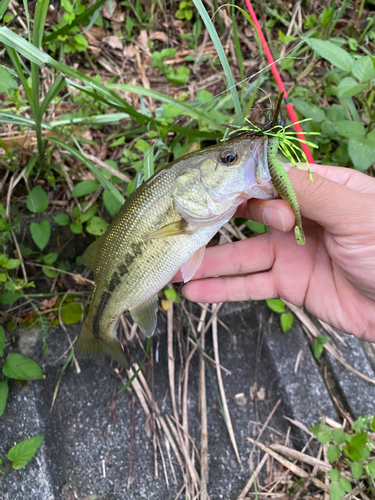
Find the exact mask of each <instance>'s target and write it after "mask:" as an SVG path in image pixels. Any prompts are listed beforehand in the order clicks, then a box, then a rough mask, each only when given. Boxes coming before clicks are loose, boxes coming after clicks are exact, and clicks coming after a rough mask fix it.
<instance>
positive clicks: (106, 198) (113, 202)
mask: <svg viewBox="0 0 375 500" xmlns="http://www.w3.org/2000/svg"><path fill="white" fill-rule="evenodd" d="M103 202H104V206H105V208H106V209H107V210H108V212H109V213H110V215H112V217H114V216H115V215H116V214H117V212H118V211H119V210H120V208H121V203H120V202H119V201H118V199H117V198H115V197H114V196H113V194H112V193H111V192H110V191H108V190H107V189H105V190H104V191H103Z"/></svg>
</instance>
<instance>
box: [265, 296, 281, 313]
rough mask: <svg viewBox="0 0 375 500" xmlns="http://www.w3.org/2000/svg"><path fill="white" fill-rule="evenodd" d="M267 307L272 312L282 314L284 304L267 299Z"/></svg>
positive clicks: (277, 300) (276, 300)
mask: <svg viewBox="0 0 375 500" xmlns="http://www.w3.org/2000/svg"><path fill="white" fill-rule="evenodd" d="M266 302H267V306H268V307H269V308H270V309H271V310H272V311H274V312H277V313H282V312H283V311H284V309H285V304H284V302H283V301H282V300H281V299H267V300H266Z"/></svg>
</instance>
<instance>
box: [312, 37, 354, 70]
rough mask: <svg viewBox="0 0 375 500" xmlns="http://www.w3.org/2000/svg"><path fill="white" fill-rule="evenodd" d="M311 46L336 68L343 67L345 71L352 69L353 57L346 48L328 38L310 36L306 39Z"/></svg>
mask: <svg viewBox="0 0 375 500" xmlns="http://www.w3.org/2000/svg"><path fill="white" fill-rule="evenodd" d="M306 41H307V43H308V44H309V45H310V47H311V48H312V49H313V50H315V52H317V54H318V55H319V56H320V57H323V58H324V59H326V60H327V61H329V62H330V63H331V64H333V65H334V66H336V68H340V69H343V70H344V71H348V72H349V71H351V69H352V65H353V58H352V57H351V55H350V54H348V52H346V50H344V49H342V48H341V47H338V46H337V45H335V44H334V43H332V42H329V41H328V40H318V39H316V38H310V39H309V40H306Z"/></svg>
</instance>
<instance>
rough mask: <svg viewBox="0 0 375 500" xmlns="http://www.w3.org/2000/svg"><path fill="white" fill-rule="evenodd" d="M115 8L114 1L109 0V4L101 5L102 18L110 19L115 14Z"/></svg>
mask: <svg viewBox="0 0 375 500" xmlns="http://www.w3.org/2000/svg"><path fill="white" fill-rule="evenodd" d="M116 7H117V1H116V0H111V1H110V2H109V1H108V2H106V3H105V4H104V5H103V9H102V16H103V17H105V18H106V19H112V16H113V14H114V13H115V10H116Z"/></svg>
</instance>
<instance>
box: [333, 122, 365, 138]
mask: <svg viewBox="0 0 375 500" xmlns="http://www.w3.org/2000/svg"><path fill="white" fill-rule="evenodd" d="M334 127H335V129H336V130H337V132H338V133H339V134H340V135H343V136H344V137H348V138H349V139H350V138H351V137H356V138H357V139H361V138H363V137H364V136H365V133H366V129H365V127H364V126H363V125H362V123H360V122H354V121H352V120H338V121H336V122H335V124H334Z"/></svg>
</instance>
